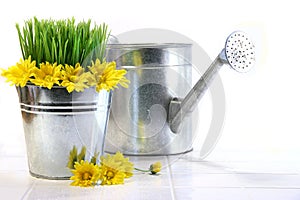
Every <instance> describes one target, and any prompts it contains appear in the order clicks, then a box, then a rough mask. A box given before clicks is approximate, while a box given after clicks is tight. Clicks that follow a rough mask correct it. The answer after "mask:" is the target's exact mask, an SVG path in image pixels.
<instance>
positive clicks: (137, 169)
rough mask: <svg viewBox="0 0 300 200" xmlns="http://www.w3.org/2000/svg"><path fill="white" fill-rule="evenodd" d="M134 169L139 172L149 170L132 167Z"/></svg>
mask: <svg viewBox="0 0 300 200" xmlns="http://www.w3.org/2000/svg"><path fill="white" fill-rule="evenodd" d="M134 169H135V170H136V171H140V172H150V170H144V169H139V168H136V167H135V168H134Z"/></svg>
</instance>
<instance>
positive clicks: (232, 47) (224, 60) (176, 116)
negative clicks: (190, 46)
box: [168, 31, 255, 133]
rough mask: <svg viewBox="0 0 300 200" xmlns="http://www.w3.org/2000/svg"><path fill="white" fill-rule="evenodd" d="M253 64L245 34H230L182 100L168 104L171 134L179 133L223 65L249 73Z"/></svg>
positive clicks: (248, 41)
mask: <svg viewBox="0 0 300 200" xmlns="http://www.w3.org/2000/svg"><path fill="white" fill-rule="evenodd" d="M254 62H255V56H254V45H253V43H252V42H251V41H250V39H249V38H248V37H247V36H246V34H245V33H243V32H240V31H237V32H233V33H232V34H230V35H229V36H228V38H227V40H226V43H225V48H224V49H223V50H222V51H221V53H220V54H219V55H218V56H217V58H216V59H215V60H214V61H213V62H212V64H211V65H210V67H209V68H208V69H207V70H206V72H205V73H204V74H203V75H202V77H201V78H200V79H199V81H198V82H197V83H196V84H195V86H194V87H193V88H192V89H191V91H190V92H189V93H188V94H187V95H186V97H185V98H184V99H183V100H180V99H178V98H173V99H172V100H171V102H170V104H169V113H168V122H169V126H170V129H171V130H172V132H173V133H179V132H180V130H181V124H182V122H183V121H184V119H185V118H186V117H187V116H188V115H189V114H190V113H192V112H193V110H194V109H195V107H196V106H197V105H198V102H199V101H200V100H201V98H202V97H203V95H204V94H205V92H206V90H207V88H208V87H209V85H210V84H211V82H212V81H213V80H214V77H215V76H216V74H217V73H218V71H219V69H220V68H221V67H222V65H223V64H229V65H230V66H231V67H232V68H233V69H235V70H236V71H238V72H247V71H249V70H250V69H251V68H252V66H253V65H254Z"/></svg>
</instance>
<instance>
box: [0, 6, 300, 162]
mask: <svg viewBox="0 0 300 200" xmlns="http://www.w3.org/2000/svg"><path fill="white" fill-rule="evenodd" d="M4 2H5V3H4ZM0 4H1V5H0V30H1V31H0V58H1V62H0V67H2V68H7V67H8V66H10V65H13V64H15V63H16V62H17V61H18V60H19V59H20V58H21V52H20V50H19V44H18V38H17V32H16V29H15V23H16V22H18V23H22V22H23V21H24V20H26V19H29V18H31V17H33V16H37V17H39V18H49V17H52V18H54V19H60V18H69V17H72V16H75V18H76V19H77V20H81V19H89V18H91V19H93V20H94V21H96V22H99V23H102V22H105V23H107V24H108V25H109V27H110V29H111V30H112V33H113V34H115V35H117V34H120V33H122V32H125V31H130V30H133V29H139V28H163V29H169V30H173V31H176V32H179V33H181V34H183V35H186V36H187V37H189V38H191V39H193V40H194V41H196V42H197V43H198V44H199V45H200V46H202V48H203V49H204V50H205V51H206V52H207V53H208V55H209V56H210V57H211V58H212V59H213V58H214V57H215V56H216V55H218V53H219V52H220V50H221V49H222V48H223V45H224V42H225V39H226V37H227V35H228V34H230V33H231V32H232V31H234V30H236V29H239V30H244V31H246V32H248V33H249V34H250V36H251V37H252V39H253V40H254V42H255V44H256V47H257V64H256V66H255V68H254V69H253V70H252V71H250V72H249V73H247V74H238V73H236V72H234V71H233V70H229V69H228V68H227V69H222V71H221V72H220V76H221V78H222V82H223V85H224V88H225V94H226V119H225V123H224V128H223V131H222V139H221V140H220V142H219V144H218V146H217V149H216V150H220V151H222V150H229V151H232V152H239V151H243V150H250V152H251V151H253V154H252V155H251V156H257V157H259V156H261V155H266V158H270V157H272V156H273V157H274V158H275V159H276V158H279V157H280V158H284V157H286V156H291V158H292V159H299V158H297V156H293V153H294V152H297V151H300V145H298V143H299V139H300V127H299V124H300V123H299V122H300V120H299V113H300V106H299V102H300V96H299V95H298V93H299V85H300V79H299V78H298V77H299V73H300V66H299V61H298V60H299V44H300V39H299V38H300V37H299V36H300V28H299V19H300V13H299V6H298V5H297V4H296V1H289V0H286V1H262V0H252V1H241V0H236V1H233V0H226V1H214V0H210V1H188V0H186V1H182V0H181V1H177V0H172V1H163V0H151V1H141V0H134V1H131V0H126V1H125V0H121V1H114V0H109V1H100V0H97V1H88V0H86V1H75V0H73V1H62V0H51V1H50V0H44V1H34V0H26V1H16V0H10V1H2V3H0ZM298 68H299V69H298ZM4 81H5V80H4V79H3V78H0V149H2V151H0V152H6V153H7V154H13V153H15V154H22V153H24V146H25V144H24V138H23V132H22V122H21V115H20V111H19V105H18V99H17V94H16V91H15V89H14V87H10V86H9V85H8V84H7V83H5V82H4ZM200 106H201V107H203V106H205V104H204V103H202V104H201V105H200ZM200 110H201V108H199V112H200ZM216 152H217V151H216ZM229 156H230V155H229Z"/></svg>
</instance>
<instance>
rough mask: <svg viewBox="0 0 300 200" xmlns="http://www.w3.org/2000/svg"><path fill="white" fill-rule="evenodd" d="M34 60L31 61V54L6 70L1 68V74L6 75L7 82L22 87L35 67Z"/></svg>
mask: <svg viewBox="0 0 300 200" xmlns="http://www.w3.org/2000/svg"><path fill="white" fill-rule="evenodd" d="M35 65H36V62H35V61H32V62H31V56H29V58H28V59H25V60H22V59H20V61H19V62H18V63H16V65H14V66H11V67H9V68H8V70H2V74H1V75H2V76H4V77H6V79H7V82H12V84H15V85H16V86H21V87H24V86H25V85H26V84H27V82H28V81H29V80H30V77H31V76H32V70H33V69H35V68H36V66H35Z"/></svg>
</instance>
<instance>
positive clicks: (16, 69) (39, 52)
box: [2, 17, 129, 93]
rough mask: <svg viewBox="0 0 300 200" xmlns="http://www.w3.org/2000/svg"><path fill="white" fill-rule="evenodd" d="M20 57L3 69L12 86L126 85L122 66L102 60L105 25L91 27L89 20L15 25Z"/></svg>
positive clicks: (71, 87) (81, 88)
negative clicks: (21, 57) (119, 67)
mask: <svg viewBox="0 0 300 200" xmlns="http://www.w3.org/2000/svg"><path fill="white" fill-rule="evenodd" d="M16 28H17V31H18V37H19V41H20V47H21V51H22V55H23V59H20V61H19V62H18V63H16V64H15V65H13V66H11V67H9V68H8V69H7V70H5V69H2V76H4V77H6V79H7V82H11V83H12V84H13V85H16V86H20V87H24V86H25V85H27V84H34V85H37V86H41V87H46V88H48V89H51V88H52V87H53V86H61V87H65V88H66V89H67V90H68V92H69V93H71V92H73V91H74V90H75V91H77V92H82V91H84V89H86V88H89V87H95V89H96V91H97V92H99V91H100V90H102V89H104V90H107V91H110V90H113V89H114V88H116V87H117V86H118V85H119V84H120V85H121V86H123V87H127V86H128V85H127V84H128V83H129V80H127V79H126V78H125V74H126V71H125V70H124V69H122V70H118V69H116V63H115V62H106V61H105V49H106V45H107V40H108V37H109V34H110V33H109V32H108V27H107V25H106V24H102V25H100V26H97V25H95V26H94V27H91V20H88V21H81V22H79V23H77V24H76V23H75V19H74V18H72V19H67V20H51V19H49V20H39V19H37V18H36V17H34V18H33V19H30V20H27V21H25V25H24V27H23V28H22V29H21V28H20V26H19V24H16Z"/></svg>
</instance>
